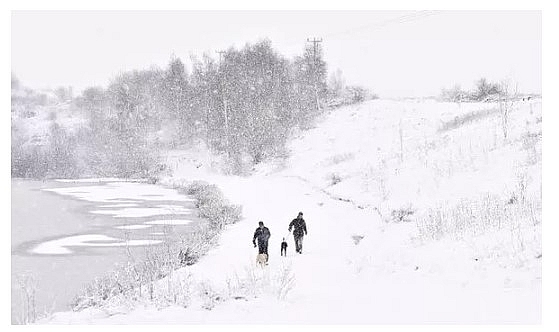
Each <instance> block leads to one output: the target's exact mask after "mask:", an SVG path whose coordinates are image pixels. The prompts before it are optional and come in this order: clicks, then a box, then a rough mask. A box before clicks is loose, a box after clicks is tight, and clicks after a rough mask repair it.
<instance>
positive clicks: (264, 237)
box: [252, 221, 271, 258]
mask: <svg viewBox="0 0 559 332" xmlns="http://www.w3.org/2000/svg"><path fill="white" fill-rule="evenodd" d="M270 236H271V234H270V230H269V229H268V227H265V226H264V222H263V221H259V222H258V228H257V229H256V230H255V231H254V236H253V237H252V244H254V247H255V248H256V240H258V254H266V258H267V257H268V239H270Z"/></svg>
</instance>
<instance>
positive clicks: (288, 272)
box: [272, 264, 295, 300]
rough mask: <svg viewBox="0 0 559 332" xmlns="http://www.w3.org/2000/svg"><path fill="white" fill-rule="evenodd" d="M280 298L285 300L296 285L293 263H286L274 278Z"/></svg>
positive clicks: (274, 285)
mask: <svg viewBox="0 0 559 332" xmlns="http://www.w3.org/2000/svg"><path fill="white" fill-rule="evenodd" d="M272 281H273V284H272V285H273V287H274V288H275V289H276V293H277V298H278V300H284V299H285V297H286V296H287V294H288V293H289V292H290V291H291V290H292V289H293V287H295V275H294V274H293V270H292V267H291V265H290V264H289V265H288V264H284V265H282V266H281V268H280V269H279V271H277V273H276V275H275V276H274V278H273V279H272Z"/></svg>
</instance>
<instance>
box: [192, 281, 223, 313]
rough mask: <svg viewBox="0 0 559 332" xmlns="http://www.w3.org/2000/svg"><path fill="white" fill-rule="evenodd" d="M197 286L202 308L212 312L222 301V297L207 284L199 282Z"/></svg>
mask: <svg viewBox="0 0 559 332" xmlns="http://www.w3.org/2000/svg"><path fill="white" fill-rule="evenodd" d="M198 286H199V294H200V296H201V297H202V301H203V302H202V308H204V309H206V310H212V309H213V308H214V307H215V306H216V305H217V304H218V303H219V302H221V301H223V296H222V295H221V294H220V292H218V291H217V290H215V289H214V288H213V287H212V285H211V284H210V283H209V282H201V283H200V284H199V285H198Z"/></svg>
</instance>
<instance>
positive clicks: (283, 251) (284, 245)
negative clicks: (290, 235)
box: [281, 238, 287, 256]
mask: <svg viewBox="0 0 559 332" xmlns="http://www.w3.org/2000/svg"><path fill="white" fill-rule="evenodd" d="M281 255H282V256H287V242H285V238H283V241H281Z"/></svg>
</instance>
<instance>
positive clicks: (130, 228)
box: [115, 225, 152, 230]
mask: <svg viewBox="0 0 559 332" xmlns="http://www.w3.org/2000/svg"><path fill="white" fill-rule="evenodd" d="M151 226H152V225H123V226H116V227H115V228H118V229H125V230H134V229H144V228H150V227H151Z"/></svg>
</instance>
